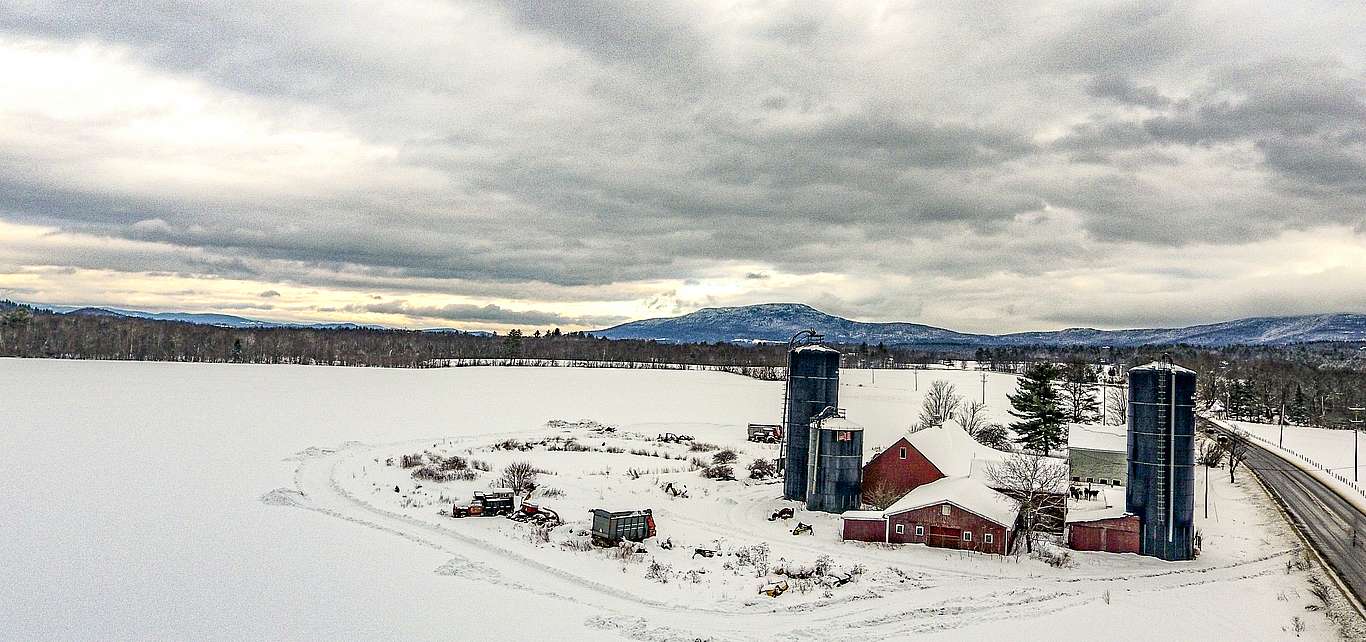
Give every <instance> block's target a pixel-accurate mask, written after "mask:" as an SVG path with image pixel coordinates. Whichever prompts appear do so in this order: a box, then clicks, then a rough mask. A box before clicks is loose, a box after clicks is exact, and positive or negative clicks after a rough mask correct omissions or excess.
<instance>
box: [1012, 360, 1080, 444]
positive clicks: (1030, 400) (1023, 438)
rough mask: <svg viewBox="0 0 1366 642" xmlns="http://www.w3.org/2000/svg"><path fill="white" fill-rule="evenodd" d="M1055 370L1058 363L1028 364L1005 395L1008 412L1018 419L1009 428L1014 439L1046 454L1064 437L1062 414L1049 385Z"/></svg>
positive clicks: (1063, 418) (1055, 391)
mask: <svg viewBox="0 0 1366 642" xmlns="http://www.w3.org/2000/svg"><path fill="white" fill-rule="evenodd" d="M1058 374H1059V372H1058V367H1057V366H1055V365H1053V364H1051V363H1036V364H1034V365H1031V366H1029V368H1028V369H1026V370H1025V373H1024V376H1022V377H1020V382H1019V384H1018V387H1017V388H1016V390H1015V393H1014V394H1012V395H1009V398H1010V405H1011V407H1012V410H1011V411H1010V414H1011V415H1013V416H1015V417H1016V418H1018V419H1019V420H1020V421H1017V422H1015V423H1012V424H1010V428H1011V429H1012V430H1014V431H1015V434H1016V435H1017V436H1016V437H1015V441H1016V442H1018V443H1019V444H1021V445H1022V446H1024V447H1025V448H1026V449H1028V450H1033V451H1035V452H1039V453H1045V454H1046V453H1049V452H1052V451H1053V450H1055V449H1056V448H1058V447H1059V446H1061V445H1062V444H1063V443H1065V442H1066V441H1067V426H1066V424H1065V423H1064V422H1065V421H1066V416H1065V415H1064V414H1063V411H1062V405H1061V404H1060V403H1059V399H1058V391H1057V389H1056V388H1054V387H1053V380H1054V379H1056V378H1057V377H1058Z"/></svg>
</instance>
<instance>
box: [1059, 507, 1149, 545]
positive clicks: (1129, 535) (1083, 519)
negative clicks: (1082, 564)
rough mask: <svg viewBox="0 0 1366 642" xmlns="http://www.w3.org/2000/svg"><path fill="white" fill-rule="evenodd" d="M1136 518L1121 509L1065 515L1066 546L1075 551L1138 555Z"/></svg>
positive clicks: (1138, 542)
mask: <svg viewBox="0 0 1366 642" xmlns="http://www.w3.org/2000/svg"><path fill="white" fill-rule="evenodd" d="M1139 530H1140V529H1139V523H1138V516H1137V515H1131V514H1128V513H1125V512H1124V508H1123V507H1118V508H1114V509H1110V510H1106V511H1091V512H1078V513H1076V514H1072V513H1069V514H1068V515H1067V546H1068V548H1072V549H1075V550H1078V551H1104V552H1106V553H1138V552H1140V551H1139V545H1140V541H1139Z"/></svg>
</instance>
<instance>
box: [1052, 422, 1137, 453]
mask: <svg viewBox="0 0 1366 642" xmlns="http://www.w3.org/2000/svg"><path fill="white" fill-rule="evenodd" d="M1128 442H1129V437H1128V428H1127V427H1125V426H1101V425H1098V424H1071V425H1069V426H1068V427H1067V447H1068V448H1080V449H1082V450H1100V451H1104V452H1115V453H1122V452H1126V451H1127V450H1128V448H1129V443H1128Z"/></svg>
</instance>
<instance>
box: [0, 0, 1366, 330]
mask: <svg viewBox="0 0 1366 642" xmlns="http://www.w3.org/2000/svg"><path fill="white" fill-rule="evenodd" d="M1364 7H1366V5H1363V4H1361V3H1356V2H1346V3H1342V2H1332V3H1325V4H1321V5H1320V4H1316V3H1313V2H1306V1H1296V2H1286V3H1268V2H1253V3H1240V2H1237V1H1230V0H1219V1H1217V2H1209V3H1200V2H1180V3H1171V4H1168V5H1163V4H1161V3H1154V2H1140V3H1084V4H1072V3H1048V4H1046V3H1018V2H1003V3H1000V4H999V5H997V6H990V3H982V2H964V3H961V4H960V3H954V2H938V1H937V2H925V3H918V2H886V3H883V2H879V3H867V4H856V3H852V2H851V3H843V2H841V3H803V2H762V1H730V2H697V3H694V2H676V3H667V4H666V3H654V2H643V3H642V2H593V1H587V2H569V1H557V2H553V3H539V2H518V3H499V2H458V1H426V0H402V1H396V2H363V1H356V2H349V3H339V2H327V3H310V2H291V3H279V2H274V1H269V2H260V3H255V2H241V1H239V2H204V3H162V2H151V1H148V0H138V1H137V2H134V1H132V0H99V1H94V0H91V1H88V2H86V1H79V0H64V1H62V2H40V1H24V0H17V1H16V0H9V1H6V2H0V69H2V70H3V74H4V80H3V82H0V296H5V297H9V298H13V299H18V300H23V301H35V302H45V303H72V304H97V305H114V306H125V307H132V308H139V309H149V310H188V311H220V312H229V313H236V314H243V315H247V316H254V317H259V318H270V319H287V320H316V321H322V320H351V321H364V322H374V323H385V324H391V325H395V326H406V327H435V326H454V327H461V328H478V329H494V330H503V329H507V328H511V327H522V328H527V329H530V328H537V327H551V326H560V327H563V328H565V329H580V328H591V327H601V326H603V325H607V324H611V323H615V322H618V321H621V320H626V319H633V318H642V317H650V316H666V315H674V314H678V313H683V312H689V311H692V310H695V309H697V308H699V307H705V306H715V305H741V304H749V303H761V302H774V301H799V302H805V303H810V304H812V305H815V306H817V307H819V308H821V309H823V310H825V311H827V312H831V313H835V314H840V315H843V316H848V317H851V318H856V319H861V320H868V321H919V322H923V323H930V324H934V325H940V326H945V327H950V328H953V329H956V330H962V331H978V332H1005V331H1016V330H1036V329H1053V328H1059V327H1064V326H1078V325H1085V326H1094V327H1106V328H1113V327H1137V326H1164V325H1182V324H1188V323H1195V322H1203V321H1214V320H1223V319H1229V318H1236V317H1242V316H1252V315H1279V314H1299V313H1315V312H1332V311H1350V312H1366V8H1364Z"/></svg>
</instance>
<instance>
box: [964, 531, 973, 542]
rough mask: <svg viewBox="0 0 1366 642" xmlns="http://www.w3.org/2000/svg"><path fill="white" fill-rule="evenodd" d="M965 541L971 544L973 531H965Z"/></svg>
mask: <svg viewBox="0 0 1366 642" xmlns="http://www.w3.org/2000/svg"><path fill="white" fill-rule="evenodd" d="M963 541H965V542H971V541H972V531H963Z"/></svg>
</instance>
